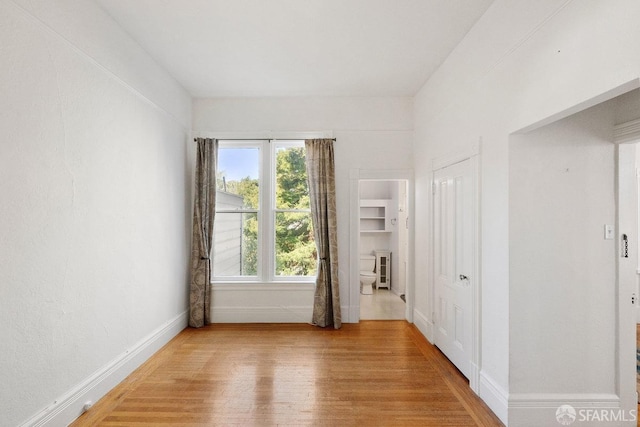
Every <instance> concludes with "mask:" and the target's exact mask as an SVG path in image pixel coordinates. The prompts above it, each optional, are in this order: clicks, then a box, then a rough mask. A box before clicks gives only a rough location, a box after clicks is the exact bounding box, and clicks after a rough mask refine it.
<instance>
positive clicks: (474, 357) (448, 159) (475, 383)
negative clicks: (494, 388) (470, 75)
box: [429, 140, 482, 394]
mask: <svg viewBox="0 0 640 427" xmlns="http://www.w3.org/2000/svg"><path fill="white" fill-rule="evenodd" d="M481 142H482V141H481V140H480V141H479V142H478V143H475V144H473V145H472V146H471V147H470V148H469V149H467V150H464V151H460V152H456V153H451V154H449V155H446V156H443V157H439V158H434V159H433V162H432V165H433V170H432V172H431V188H433V185H434V183H435V173H436V172H437V171H438V170H440V169H443V168H445V167H448V166H451V165H454V164H456V163H460V162H462V161H464V160H467V159H469V160H471V167H472V175H473V177H474V180H475V197H474V199H475V200H474V204H473V217H474V220H473V245H474V247H473V253H474V254H475V256H474V260H473V275H474V277H475V278H476V280H475V286H474V287H473V289H472V301H471V310H472V318H473V327H472V337H471V348H472V350H471V374H470V376H469V387H470V388H471V390H473V391H474V392H475V393H476V394H478V393H479V390H480V370H481V360H482V357H481V356H482V355H481V353H480V349H481V348H482V347H481V344H482V336H481V312H482V310H481V309H482V306H481V295H482V294H481V291H482V275H481V263H480V260H481V253H480V242H481V240H480V239H481V235H480V230H481V228H480V225H481V222H480V206H481V205H480V202H481V194H480V189H481V185H480V176H481V174H480V164H481V163H480V148H481V147H480V145H481ZM433 193H434V192H433V191H432V192H431V194H430V196H429V200H430V206H431V227H430V229H431V236H432V237H431V248H430V251H431V256H430V257H429V264H430V265H429V268H430V271H431V275H430V281H429V285H430V287H431V289H430V291H429V295H430V296H431V310H430V314H431V318H430V319H429V320H430V323H431V324H432V325H434V324H435V318H434V313H435V306H434V301H435V277H434V275H435V268H434V265H433V258H434V256H433V254H434V253H435V247H434V244H435V241H434V239H433V236H434V235H435V234H434V232H435V230H434V227H435V226H436V224H435V222H434V219H435V215H434V212H433V209H434V205H435V203H434V199H433V195H434V194H433Z"/></svg>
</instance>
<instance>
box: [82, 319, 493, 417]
mask: <svg viewBox="0 0 640 427" xmlns="http://www.w3.org/2000/svg"><path fill="white" fill-rule="evenodd" d="M158 425H167V426H169V425H170V426H276V425H278V426H363V425H366V426H439V427H443V426H502V425H503V424H502V423H501V422H500V421H499V420H498V418H497V417H496V416H495V415H494V414H493V413H492V412H491V411H490V410H489V409H488V408H487V406H486V405H485V404H484V403H483V402H482V401H481V400H480V399H479V398H478V397H477V396H476V395H475V394H474V393H473V392H472V391H471V390H470V389H469V387H468V382H467V381H466V379H465V378H464V377H463V376H462V375H461V374H460V372H459V371H458V370H456V368H455V367H454V366H453V365H452V364H451V363H450V362H449V361H448V360H447V359H446V358H445V357H444V356H443V355H442V353H440V351H439V350H438V349H437V348H435V347H434V346H432V345H431V344H429V343H428V342H427V341H426V340H425V339H424V337H423V336H422V335H421V334H420V333H419V332H418V331H417V329H415V327H414V326H413V325H411V324H409V323H407V322H405V321H363V322H361V323H359V324H344V325H343V327H342V329H340V330H332V329H321V328H317V327H314V326H310V325H305V324H234V325H230V324H215V325H210V326H208V327H205V328H202V329H186V330H184V331H183V332H181V333H180V334H179V335H178V336H177V337H176V338H174V339H173V340H172V341H171V342H170V343H169V344H167V345H166V346H165V347H164V348H163V349H161V350H160V351H159V352H158V353H156V354H155V355H154V356H153V357H152V358H151V359H149V360H148V361H147V362H146V363H145V364H143V365H142V366H141V367H140V368H139V369H137V370H136V371H135V372H133V373H132V374H131V375H130V376H129V377H127V378H126V379H125V380H124V381H123V382H122V383H121V384H120V385H118V386H117V387H116V388H115V389H113V390H112V391H111V392H110V393H109V394H107V395H106V396H105V397H104V398H103V399H102V400H101V401H100V402H98V403H96V404H95V405H94V406H93V408H91V409H90V410H89V411H88V412H86V413H85V414H84V415H82V416H81V417H80V418H78V419H77V420H76V421H75V422H74V423H73V424H72V426H75V427H78V426H158Z"/></svg>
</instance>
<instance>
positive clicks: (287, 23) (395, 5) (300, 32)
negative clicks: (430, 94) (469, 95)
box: [95, 0, 493, 97]
mask: <svg viewBox="0 0 640 427" xmlns="http://www.w3.org/2000/svg"><path fill="white" fill-rule="evenodd" d="M95 1H96V2H97V3H98V4H100V5H101V6H102V7H103V8H104V9H105V10H106V11H107V13H109V14H110V15H111V16H112V17H113V18H114V19H115V20H116V21H117V22H118V23H119V24H120V25H121V26H122V28H124V30H125V31H126V32H128V33H129V34H130V35H131V36H132V37H133V38H134V39H135V40H137V41H138V43H140V45H142V47H143V48H144V49H145V50H146V51H147V52H149V53H150V54H151V55H152V56H153V57H154V58H155V59H156V61H158V63H160V64H161V65H162V66H163V67H164V68H165V69H167V70H168V71H169V72H170V73H171V74H172V75H173V76H174V77H175V78H176V79H177V80H178V81H179V82H180V83H181V84H182V85H183V86H184V87H185V88H186V89H187V90H188V91H189V92H190V93H191V95H193V96H194V97H220V96H412V95H414V94H415V93H416V92H417V91H418V90H419V89H420V87H421V86H422V85H423V84H424V82H425V81H426V80H427V79H428V77H429V76H430V75H431V73H433V72H434V71H435V70H436V69H437V67H438V66H439V65H440V64H441V63H442V62H443V61H444V59H445V58H446V57H447V55H448V54H449V53H450V52H451V50H452V49H453V48H454V47H455V46H456V45H457V44H458V43H459V42H460V40H462V38H463V37H464V36H465V34H466V33H467V32H468V31H469V29H470V28H471V27H472V26H473V24H474V23H475V22H476V21H477V20H478V19H479V18H480V16H481V15H482V14H483V13H484V12H485V11H486V9H487V8H488V7H489V5H490V4H491V2H492V1H493V0H95Z"/></svg>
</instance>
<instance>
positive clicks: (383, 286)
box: [358, 180, 409, 320]
mask: <svg viewBox="0 0 640 427" xmlns="http://www.w3.org/2000/svg"><path fill="white" fill-rule="evenodd" d="M407 187H408V183H407V181H406V180H360V183H359V191H358V205H359V209H358V215H359V218H358V219H359V228H360V232H359V248H358V254H359V259H358V263H359V264H358V271H359V281H360V319H362V320H400V319H404V318H405V312H406V288H407V268H408V250H409V235H408V226H409V224H408V220H409V217H408V213H407V211H408V203H407Z"/></svg>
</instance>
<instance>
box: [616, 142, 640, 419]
mask: <svg viewBox="0 0 640 427" xmlns="http://www.w3.org/2000/svg"><path fill="white" fill-rule="evenodd" d="M626 141H627V142H633V141H632V140H628V139H627V140H626ZM635 151H636V146H635V145H634V144H624V143H618V144H616V173H617V176H616V208H617V211H618V218H617V224H616V225H617V227H616V235H617V238H616V240H617V243H618V244H617V245H616V259H617V262H616V270H617V271H616V273H617V274H616V277H617V284H616V285H617V286H616V287H617V297H618V299H617V301H616V305H617V312H618V316H617V325H616V335H617V341H618V346H617V347H618V348H617V353H618V354H617V367H616V376H617V378H616V386H617V387H616V388H617V390H616V392H617V394H618V396H619V398H620V407H621V408H623V409H626V410H633V409H636V408H637V406H636V405H637V400H636V393H635V391H636V379H635V375H634V371H635V365H636V361H635V357H634V353H635V352H634V347H635V345H636V339H635V335H636V331H635V324H636V317H635V311H634V310H635V307H634V305H633V304H632V303H631V297H632V295H633V294H634V292H635V284H636V283H635V281H636V280H637V279H636V275H637V272H636V271H637V268H638V267H637V259H638V248H637V242H638V238H637V233H638V223H637V215H638V202H637V197H638V193H637V189H636V176H635ZM623 234H625V235H627V238H628V242H629V247H628V249H629V253H628V258H625V257H624V255H623V253H622V251H623V245H624V243H623V241H622V235H623ZM636 297H637V295H636Z"/></svg>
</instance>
